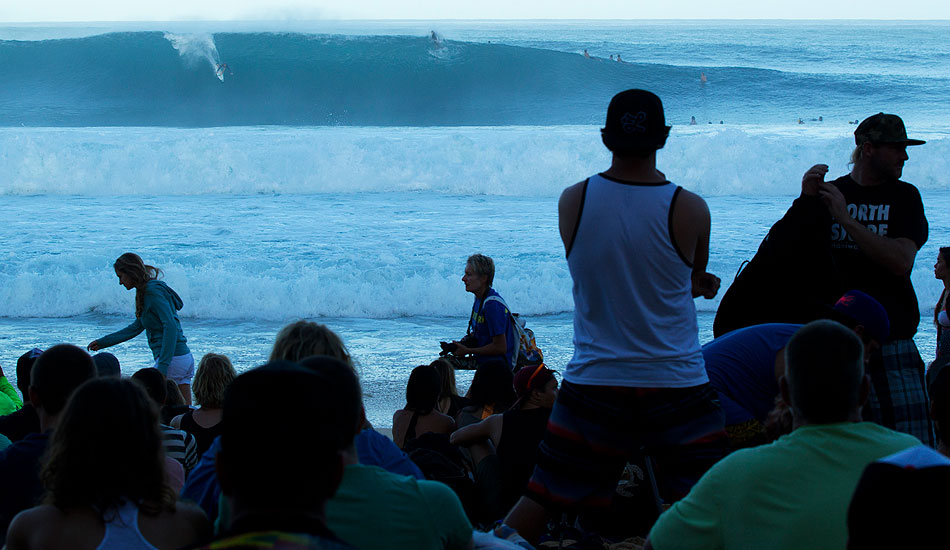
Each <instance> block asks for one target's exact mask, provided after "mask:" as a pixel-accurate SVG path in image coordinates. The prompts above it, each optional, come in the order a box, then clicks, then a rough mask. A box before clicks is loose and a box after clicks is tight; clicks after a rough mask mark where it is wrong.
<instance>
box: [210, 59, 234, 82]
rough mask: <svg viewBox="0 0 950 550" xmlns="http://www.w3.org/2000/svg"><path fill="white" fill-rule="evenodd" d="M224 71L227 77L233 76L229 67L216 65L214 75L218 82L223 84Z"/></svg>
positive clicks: (225, 64) (222, 64) (223, 64)
mask: <svg viewBox="0 0 950 550" xmlns="http://www.w3.org/2000/svg"><path fill="white" fill-rule="evenodd" d="M224 71H228V76H234V72H233V71H232V70H231V67H228V64H227V63H218V66H217V67H216V68H215V70H214V74H215V75H217V77H218V80H220V81H221V82H224Z"/></svg>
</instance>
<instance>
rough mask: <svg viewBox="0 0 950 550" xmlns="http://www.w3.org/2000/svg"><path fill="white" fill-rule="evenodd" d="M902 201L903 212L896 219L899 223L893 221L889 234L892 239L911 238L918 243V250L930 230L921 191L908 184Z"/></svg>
mask: <svg viewBox="0 0 950 550" xmlns="http://www.w3.org/2000/svg"><path fill="white" fill-rule="evenodd" d="M902 202H903V204H901V207H902V210H903V212H902V213H901V216H900V217H899V218H897V219H896V220H895V221H896V222H897V223H891V225H890V227H889V228H888V229H889V232H888V235H887V236H888V237H890V238H892V239H897V238H905V239H910V240H912V241H914V244H916V245H917V250H920V249H921V247H923V246H924V244H925V243H926V242H927V237H928V236H929V231H930V227H929V224H928V223H927V216H926V215H925V214H924V204H923V201H921V199H920V191H918V190H917V188H916V187H914V186H912V185H910V184H908V185H907V195H906V197H905V199H904V201H902Z"/></svg>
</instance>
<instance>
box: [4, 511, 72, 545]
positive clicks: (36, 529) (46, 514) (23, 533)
mask: <svg viewBox="0 0 950 550" xmlns="http://www.w3.org/2000/svg"><path fill="white" fill-rule="evenodd" d="M65 519H66V514H64V513H63V512H62V511H60V510H59V509H58V508H56V507H55V506H50V505H46V504H44V505H41V506H35V507H33V508H29V509H27V510H24V511H22V512H20V513H19V514H17V515H16V517H14V518H13V521H11V522H10V528H9V529H8V531H7V547H8V548H11V549H15V548H37V547H38V546H37V545H36V543H39V542H40V541H39V540H38V539H37V536H38V535H41V534H42V532H43V531H47V530H52V531H58V530H59V528H60V526H61V525H62V523H63V521H64V520H65Z"/></svg>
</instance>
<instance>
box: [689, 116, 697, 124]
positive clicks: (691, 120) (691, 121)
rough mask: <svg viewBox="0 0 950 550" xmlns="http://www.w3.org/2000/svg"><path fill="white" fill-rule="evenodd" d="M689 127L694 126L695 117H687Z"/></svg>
mask: <svg viewBox="0 0 950 550" xmlns="http://www.w3.org/2000/svg"><path fill="white" fill-rule="evenodd" d="M689 125H690V126H696V117H695V116H691V117H689Z"/></svg>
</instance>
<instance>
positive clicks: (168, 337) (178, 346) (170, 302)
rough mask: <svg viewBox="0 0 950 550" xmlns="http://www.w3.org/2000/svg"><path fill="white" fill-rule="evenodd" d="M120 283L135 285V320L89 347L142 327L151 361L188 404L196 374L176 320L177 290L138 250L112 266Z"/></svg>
mask: <svg viewBox="0 0 950 550" xmlns="http://www.w3.org/2000/svg"><path fill="white" fill-rule="evenodd" d="M112 267H113V268H115V275H116V277H118V278H119V284H120V285H122V286H124V287H125V288H126V290H132V289H133V288H134V289H135V321H132V324H130V325H129V326H127V327H125V328H124V329H122V330H120V331H118V332H113V333H112V334H109V335H107V336H103V337H102V338H99V339H97V340H93V341H92V342H91V343H90V344H89V346H88V348H89V350H90V351H99V350H100V349H103V348H107V347H109V346H114V345H116V344H121V343H122V342H125V341H126V340H131V339H132V338H135V337H136V336H138V335H139V334H141V333H142V331H143V330H144V331H145V335H146V336H147V337H148V347H150V348H151V349H152V356H153V357H154V358H155V364H154V365H153V366H154V367H155V368H156V369H158V370H159V371H160V372H161V373H162V374H163V375H165V377H166V378H168V379H169V380H173V381H174V382H175V383H176V384H178V388H179V389H181V394H182V395H183V396H184V397H185V401H186V403H187V404H188V405H191V379H192V377H194V375H195V358H194V357H193V356H192V355H191V350H189V349H188V344H187V343H186V342H187V340H186V339H185V334H184V333H183V332H182V330H181V321H179V320H178V310H180V309H181V306H182V301H181V298H180V297H179V296H178V294H176V293H175V291H174V290H172V289H171V287H169V286H168V285H167V284H165V282H164V281H159V280H158V278H159V277H160V276H161V275H162V271H161V270H160V269H158V268H157V267H152V266H150V265H146V264H145V262H143V261H142V258H140V257H139V256H138V254H133V253H131V252H126V253H125V254H123V255H121V256H119V259H117V260H116V261H115V264H113V266H112Z"/></svg>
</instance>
